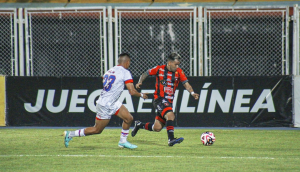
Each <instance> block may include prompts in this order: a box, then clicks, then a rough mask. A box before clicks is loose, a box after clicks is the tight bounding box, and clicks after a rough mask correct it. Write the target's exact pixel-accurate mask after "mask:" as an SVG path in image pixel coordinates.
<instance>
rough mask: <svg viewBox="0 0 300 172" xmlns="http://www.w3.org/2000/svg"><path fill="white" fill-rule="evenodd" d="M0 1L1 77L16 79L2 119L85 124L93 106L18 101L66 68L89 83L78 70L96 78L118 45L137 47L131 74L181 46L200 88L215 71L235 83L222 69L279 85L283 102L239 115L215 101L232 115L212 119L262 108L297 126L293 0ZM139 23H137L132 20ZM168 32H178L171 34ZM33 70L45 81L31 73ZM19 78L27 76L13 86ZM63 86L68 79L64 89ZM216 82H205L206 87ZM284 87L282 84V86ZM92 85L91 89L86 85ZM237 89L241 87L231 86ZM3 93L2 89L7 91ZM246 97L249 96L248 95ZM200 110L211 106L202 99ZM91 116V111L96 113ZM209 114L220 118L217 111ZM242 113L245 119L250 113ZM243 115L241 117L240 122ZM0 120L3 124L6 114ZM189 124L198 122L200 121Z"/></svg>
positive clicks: (266, 122)
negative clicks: (51, 109) (32, 107)
mask: <svg viewBox="0 0 300 172" xmlns="http://www.w3.org/2000/svg"><path fill="white" fill-rule="evenodd" d="M0 2H1V1H0ZM5 2H6V3H1V10H2V13H1V14H2V15H1V23H3V24H2V25H1V26H2V28H1V30H2V31H3V32H2V33H4V34H1V35H0V36H1V37H2V38H1V40H3V41H2V42H1V44H2V46H1V52H3V53H2V54H1V64H2V65H1V74H3V75H5V79H6V81H5V82H2V85H5V84H6V86H8V85H9V87H7V88H6V90H11V88H14V89H12V91H6V93H5V94H6V97H5V101H3V103H2V104H1V105H2V106H1V109H2V110H1V115H2V117H1V119H2V120H0V122H1V121H5V125H7V126H14V125H15V126H20V125H21V126H24V125H25V126H40V125H41V126H49V125H50V126H53V125H54V126H55V125H56V124H60V125H61V126H73V125H76V126H81V125H86V124H90V123H91V122H88V123H79V124H77V123H76V121H78V120H77V119H78V118H80V116H81V115H87V116H93V115H94V114H93V112H92V111H89V112H85V113H70V112H64V111H62V112H60V113H59V114H58V115H59V116H60V117H58V118H57V116H51V113H50V114H49V113H46V111H47V109H46V108H45V107H42V111H41V113H28V112H24V111H23V109H24V108H23V107H24V106H22V105H24V104H25V103H29V102H31V103H34V102H36V93H37V92H38V90H39V89H48V90H53V89H55V88H61V89H62V88H64V87H65V85H64V84H62V82H60V81H61V80H64V78H65V77H71V79H70V78H67V80H68V81H69V82H70V83H73V84H75V86H74V87H75V88H76V89H84V88H89V86H84V85H83V84H82V82H76V80H79V81H80V80H81V78H83V80H84V78H85V77H88V78H90V79H88V80H86V81H85V83H84V84H88V85H91V84H94V85H96V86H97V84H98V83H96V84H95V82H93V81H94V80H97V79H95V78H94V77H100V76H101V75H102V74H103V72H104V71H105V70H106V69H108V68H109V67H111V66H113V65H115V64H116V63H115V62H116V55H117V54H118V53H120V52H128V53H130V54H131V55H132V56H133V64H132V67H131V68H130V70H131V72H132V74H133V76H134V77H137V76H139V75H140V74H141V72H144V71H145V70H146V69H148V68H151V67H153V66H154V65H158V64H164V63H165V57H166V55H167V54H168V52H171V51H177V52H179V53H180V54H181V55H182V56H183V58H184V60H183V62H182V66H181V67H182V68H183V70H184V71H185V73H186V74H187V75H188V76H190V80H192V81H194V80H196V81H195V82H194V83H193V85H195V86H194V87H195V89H196V90H199V92H200V90H201V88H203V84H204V82H205V78H207V77H210V78H211V77H213V76H215V77H217V79H215V80H217V81H218V80H219V82H216V81H214V82H216V85H221V86H222V85H228V86H226V89H229V88H233V89H235V91H236V90H237V89H239V88H235V87H233V86H232V84H227V83H226V81H223V80H226V76H231V77H234V76H239V77H244V78H245V82H246V81H247V80H248V82H254V81H255V80H254V81H253V80H250V79H247V78H250V76H261V77H262V78H263V77H266V76H267V78H263V79H264V80H265V82H266V83H267V85H268V83H272V84H269V86H266V87H265V86H263V84H262V83H263V82H257V83H256V85H253V86H251V87H245V88H244V89H259V90H263V89H270V90H272V91H273V92H272V95H273V97H275V93H276V92H283V93H285V94H282V95H281V97H279V101H278V102H281V104H280V105H279V106H278V107H279V108H280V109H281V110H279V111H278V110H277V111H276V113H274V114H270V113H269V112H268V111H267V112H266V110H265V108H262V109H260V111H259V112H257V113H255V114H253V113H250V112H248V113H246V117H245V118H242V119H238V118H240V116H241V115H240V116H238V115H237V114H234V113H233V112H232V111H233V106H234V105H230V112H229V113H225V114H224V113H223V112H221V111H220V112H219V113H218V115H220V116H223V117H224V115H225V116H228V117H229V118H233V119H232V121H230V122H228V123H225V124H222V125H220V123H216V124H208V126H257V125H253V124H252V123H251V121H256V119H257V118H258V117H262V118H260V119H262V121H260V122H261V123H260V125H259V126H292V127H298V126H299V120H298V118H299V117H298V116H299V109H297V107H299V106H297V104H298V105H299V100H298V97H299V96H297V94H299V93H297V90H298V89H292V87H294V88H299V86H298V85H297V83H299V78H298V77H297V75H299V55H298V54H299V53H298V52H297V50H298V49H299V46H298V47H297V45H299V44H298V42H299V36H298V35H299V34H297V33H298V32H299V30H297V29H298V27H297V25H295V24H294V23H297V21H298V23H299V19H298V18H297V17H294V16H296V15H295V14H298V13H295V11H297V10H298V7H296V6H295V7H294V5H295V4H297V3H299V2H298V1H222V2H218V1H213V2H212V1H210V2H211V3H208V2H205V1H203V2H193V1H189V2H186V1H184V2H183V1H162V2H160V1H130V2H131V3H129V1H128V2H127V1H122V3H120V2H118V1H105V2H103V3H99V1H89V3H81V1H43V2H44V3H40V1H5ZM97 7H98V8H97ZM51 8H52V9H51ZM91 9H93V10H91ZM94 9H95V10H94ZM145 9H146V10H145ZM220 9H223V10H225V12H224V11H221V10H220ZM258 9H259V10H258ZM51 10H54V11H51ZM147 10H148V11H147ZM247 10H248V11H247ZM257 10H258V12H257ZM145 11H146V12H145ZM232 11H234V12H232ZM118 12H119V13H118ZM143 12H145V13H143ZM116 14H118V15H116ZM137 14H138V15H137ZM117 17H118V18H117ZM20 18H22V19H21V20H20ZM18 19H19V20H18ZM118 19H119V20H118ZM202 19H203V21H202ZM20 23H22V24H20ZM199 23H203V25H199ZM135 25H137V26H138V27H133V26H135ZM149 25H150V27H149ZM87 26H88V27H87ZM297 31H298V32H297ZM172 33H173V34H174V35H175V36H173V37H172ZM297 36H298V37H297ZM295 38H296V39H295ZM149 45H151V46H149ZM149 59H151V60H149ZM99 67H100V69H99ZM95 71H97V72H95ZM25 76H27V77H25ZM53 77H54V79H53ZM224 77H225V78H224ZM276 77H279V79H278V78H277V82H274V83H273V82H271V80H273V79H274V78H276ZM280 77H281V78H280ZM32 78H35V79H37V80H45V82H44V83H42V82H37V83H36V82H32V81H31V80H32ZM55 78H57V79H55ZM286 78H288V79H287V82H286V83H289V84H288V85H287V86H284V87H280V89H279V87H277V86H278V84H282V81H283V80H286ZM18 80H21V81H18ZM33 80H34V79H33ZM74 80H75V81H74ZM135 80H137V78H135ZM13 81H14V82H13ZM197 81H199V82H197ZM20 83H21V84H23V85H24V86H23V87H22V86H19V85H18V84H20ZM30 83H31V84H35V86H36V88H34V89H33V90H32V92H30V91H28V92H26V91H27V90H29V89H30V85H31V84H30ZM45 83H47V84H46V85H45ZM224 83H225V84H224ZM232 83H233V82H232ZM246 83H247V82H246ZM36 84H37V85H36ZM39 84H40V85H39ZM149 84H151V83H149ZM197 84H199V85H197ZM249 84H250V83H248V85H249ZM98 85H99V84H98ZM14 86H16V87H14ZM28 86H29V87H28ZM100 87H101V86H99V88H100ZM2 88H4V86H3V87H2ZM68 88H69V89H70V88H71V86H69V87H66V88H65V89H68ZM216 88H217V87H214V88H210V90H209V91H212V90H213V89H216ZM220 88H221V87H220ZM242 88H243V87H241V88H240V89H242ZM282 88H284V90H281V89H282ZM24 89H25V90H24ZM181 89H182V88H181ZM217 89H219V88H217ZM226 89H225V90H224V91H223V92H222V91H220V92H221V95H222V96H223V98H224V97H225V96H226V95H227V92H226ZM56 91H62V90H59V89H58V90H56ZM92 91H93V89H91V90H89V92H92ZM16 93H18V94H16ZM233 94H234V95H237V92H234V93H233ZM0 95H4V93H3V91H2V94H0ZM55 95H56V96H55V100H54V101H53V106H56V105H58V103H59V102H60V99H59V94H55ZM248 96H249V95H248ZM2 97H3V96H2ZM233 97H234V96H233ZM245 97H247V96H245ZM248 98H249V97H248ZM256 98H257V97H256ZM274 99H275V98H274ZM2 100H3V98H2ZM133 101H136V102H138V101H139V100H136V99H134V100H133ZM209 101H210V100H207V102H209ZM224 101H225V100H224ZM221 102H222V101H219V102H218V103H219V104H220V103H221ZM264 102H265V101H264ZM248 103H249V104H251V105H253V102H251V103H250V102H248ZM78 104H80V102H79V103H78ZM81 104H83V103H81ZM135 104H138V103H135ZM246 104H247V103H246ZM15 105H19V106H17V107H15ZM84 106H85V107H87V105H84ZM189 106H192V105H191V104H189ZM220 106H221V105H220ZM18 107H21V108H18ZM244 107H245V106H244ZM22 108H23V109H22ZM135 108H136V107H135ZM217 108H218V107H217ZM219 109H222V108H221V107H219ZM282 109H284V110H282ZM205 110H206V111H207V110H208V107H206V109H205ZM3 111H4V112H5V113H3ZM55 115H57V114H55ZM68 115H71V116H72V118H68V119H69V120H70V119H72V120H71V121H68V122H67V123H60V122H61V121H65V119H66V118H67V117H68ZM133 115H134V117H135V118H139V117H140V115H141V114H138V112H136V111H134V112H133ZM152 115H153V114H152ZM177 115H178V116H177V118H179V119H180V118H181V117H182V114H180V113H177ZM274 115H275V116H274ZM150 116H151V114H147V113H144V117H143V118H145V119H148V118H149V117H150ZM210 116H212V115H211V114H208V117H210ZM264 116H267V117H266V118H264ZM69 117H70V116H69ZM50 118H51V119H50ZM87 118H89V117H87ZM192 118H195V119H199V118H203V115H201V113H195V114H194V116H192ZM11 119H14V120H17V121H11ZM53 119H55V120H57V121H55V120H54V121H53ZM91 119H92V121H93V118H91ZM183 119H184V118H183ZM204 119H205V118H204ZM212 120H220V118H218V116H216V117H215V118H212ZM247 120H249V121H250V122H246V121H247ZM193 121H197V120H193ZM204 121H205V120H204ZM270 121H271V122H270ZM45 122H46V123H45ZM72 122H73V125H72ZM208 122H209V121H208ZM243 122H244V124H243V125H237V124H236V123H243ZM0 124H2V125H3V124H4V122H2V123H0ZM120 124H121V122H120V121H119V120H116V121H112V122H111V123H110V125H111V126H119V125H120ZM177 124H178V123H177ZM90 125H92V124H90ZM180 125H181V126H184V125H187V124H184V125H183V124H180ZM180 125H179V126H180ZM193 125H195V126H204V125H203V124H202V123H197V122H196V123H195V124H193Z"/></svg>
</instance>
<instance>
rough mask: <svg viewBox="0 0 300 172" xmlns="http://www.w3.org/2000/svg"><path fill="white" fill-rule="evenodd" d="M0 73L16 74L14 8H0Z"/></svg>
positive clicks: (15, 15)
mask: <svg viewBox="0 0 300 172" xmlns="http://www.w3.org/2000/svg"><path fill="white" fill-rule="evenodd" d="M0 23H1V24H0V64H1V65H0V75H7V76H15V75H18V66H19V65H18V51H17V50H18V48H17V47H18V42H17V39H18V38H17V12H16V9H0Z"/></svg>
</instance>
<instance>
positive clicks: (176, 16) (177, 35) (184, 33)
mask: <svg viewBox="0 0 300 172" xmlns="http://www.w3.org/2000/svg"><path fill="white" fill-rule="evenodd" d="M115 19H116V20H115V21H116V22H115V35H116V39H115V48H116V53H115V54H119V53H121V52H127V53H129V54H131V56H132V63H131V66H130V70H131V72H132V75H133V76H140V75H141V74H142V73H144V72H145V71H146V70H147V69H150V68H152V67H154V66H156V65H163V64H166V59H167V56H168V55H169V54H170V53H171V52H177V53H179V54H180V55H181V57H182V60H181V64H180V67H181V68H182V69H183V70H184V72H185V73H186V74H187V75H190V76H194V75H195V76H196V75H197V71H196V63H197V62H196V60H197V58H196V56H197V55H196V49H197V48H196V8H118V7H117V8H116V9H115Z"/></svg>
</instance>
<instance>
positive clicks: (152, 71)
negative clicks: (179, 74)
mask: <svg viewBox="0 0 300 172" xmlns="http://www.w3.org/2000/svg"><path fill="white" fill-rule="evenodd" d="M159 67H160V66H155V67H154V68H152V69H149V70H148V71H147V72H148V74H149V75H156V74H157V71H158V69H159Z"/></svg>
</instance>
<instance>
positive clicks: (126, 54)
mask: <svg viewBox="0 0 300 172" xmlns="http://www.w3.org/2000/svg"><path fill="white" fill-rule="evenodd" d="M123 56H127V57H128V58H130V55H129V54H128V53H121V54H119V58H120V57H123Z"/></svg>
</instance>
